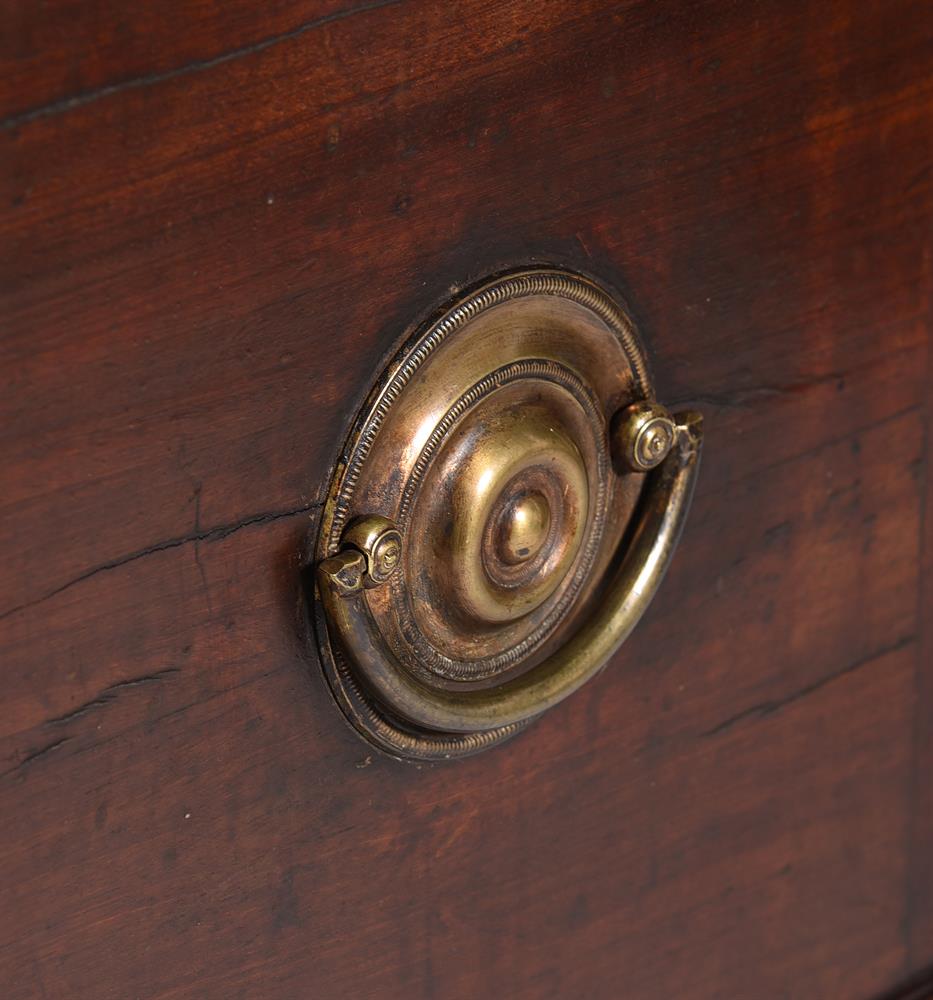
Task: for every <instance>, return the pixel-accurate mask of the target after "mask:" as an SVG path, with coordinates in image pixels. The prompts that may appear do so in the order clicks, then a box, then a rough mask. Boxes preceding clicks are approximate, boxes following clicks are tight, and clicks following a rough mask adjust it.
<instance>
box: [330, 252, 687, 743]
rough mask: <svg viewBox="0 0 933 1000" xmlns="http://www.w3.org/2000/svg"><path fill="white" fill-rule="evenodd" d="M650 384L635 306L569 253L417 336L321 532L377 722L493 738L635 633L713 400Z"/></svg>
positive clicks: (371, 414) (336, 624)
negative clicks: (693, 407)
mask: <svg viewBox="0 0 933 1000" xmlns="http://www.w3.org/2000/svg"><path fill="white" fill-rule="evenodd" d="M652 396H653V393H652V386H651V382H650V379H649V375H648V367H647V364H646V361H645V358H644V355H643V353H642V350H641V347H640V345H639V343H638V339H637V337H636V334H635V331H634V328H633V325H632V322H631V320H630V318H629V317H628V315H627V314H626V312H625V311H624V310H623V308H622V307H621V306H620V305H619V303H618V302H616V301H615V300H614V299H613V298H612V296H610V295H609V293H607V292H606V291H605V290H604V289H603V288H601V287H600V286H599V285H597V284H596V283H595V282H593V281H591V280H589V279H587V278H583V277H581V276H579V275H576V274H573V273H569V272H566V271H561V270H557V269H552V268H535V269H530V270H523V271H518V272H514V273H511V274H507V275H504V276H501V277H498V278H496V279H494V280H491V281H490V282H489V283H487V284H485V285H483V286H482V287H480V288H478V289H476V290H475V291H473V292H470V293H469V294H466V295H464V296H463V297H462V298H461V299H460V300H459V301H457V302H455V303H454V304H453V305H452V306H451V307H450V308H449V309H448V310H447V312H446V313H444V314H443V315H442V316H441V318H440V319H435V320H433V321H432V322H430V323H429V324H428V325H426V326H425V327H424V328H423V329H421V330H419V331H418V332H417V333H416V334H415V335H414V336H413V337H412V338H411V339H410V340H409V341H408V343H407V344H406V345H405V346H404V347H403V349H402V350H401V352H400V353H399V354H398V356H397V357H396V359H395V360H394V362H393V363H392V364H391V365H390V367H389V369H388V370H387V372H386V373H385V374H384V375H383V377H382V378H381V379H380V380H379V382H378V383H377V385H376V387H375V389H374V390H373V392H372V394H371V396H370V398H369V400H368V402H367V404H366V406H365V407H364V409H363V412H362V413H361V414H360V416H359V419H358V420H357V423H356V425H355V427H354V429H353V432H352V434H351V435H350V438H349V440H348V442H347V444H346V447H345V448H344V451H343V453H342V455H343V457H342V459H341V461H340V463H339V464H338V466H337V469H336V471H335V474H334V477H333V481H332V483H331V486H330V490H329V492H328V497H327V503H326V506H325V510H324V515H323V518H322V523H321V527H320V534H319V538H318V542H317V547H316V558H317V560H318V567H319V568H318V574H317V582H318V586H317V590H316V608H317V623H318V635H319V640H320V646H321V654H322V659H323V663H324V668H325V673H326V676H327V679H328V682H329V684H330V686H331V689H332V691H333V693H334V695H335V697H336V700H337V702H338V704H339V705H340V707H341V709H342V710H343V712H344V714H345V715H346V716H347V718H348V719H349V720H350V722H351V723H352V724H353V725H354V726H355V727H356V729H357V730H358V731H359V732H360V733H362V734H363V735H364V736H365V737H366V738H367V739H368V740H370V741H371V742H372V743H374V744H375V745H376V746H378V747H380V748H381V749H382V750H385V751H386V752H388V753H391V754H393V755H396V756H401V757H417V758H436V757H453V756H460V755H463V754H467V753H472V752H475V751H477V750H480V749H483V748H484V747H488V746H491V745H493V744H495V743H497V742H500V741H501V740H503V739H506V738H507V737H509V736H511V735H513V734H514V733H515V732H516V731H518V730H519V729H521V728H522V727H523V726H524V725H526V724H527V723H528V722H529V721H531V720H532V719H533V718H535V717H536V716H537V715H538V714H540V712H541V711H543V710H545V709H546V708H548V707H550V706H551V705H552V704H555V703H556V702H557V701H559V700H561V698H563V697H565V696H566V695H567V694H569V693H570V691H572V690H574V689H575V688H576V687H579V685H580V684H581V683H583V681H585V680H586V679H587V677H589V676H590V675H591V674H592V673H594V672H595V670H596V669H598V667H599V666H601V665H602V662H603V661H604V660H605V658H606V656H607V655H609V653H611V652H612V650H613V649H614V648H615V647H616V646H617V645H618V643H619V642H621V641H622V639H624V637H625V635H627V634H628V631H630V630H631V628H632V627H633V626H634V623H635V621H637V618H638V617H639V616H640V614H641V612H642V611H643V610H644V606H646V604H647V602H648V601H649V600H650V598H651V595H652V594H653V592H654V589H655V588H656V586H657V584H658V583H659V582H660V577H661V575H663V570H664V567H666V565H667V561H668V560H669V558H670V554H671V552H672V550H673V546H674V544H675V543H676V536H677V534H678V532H679V529H680V526H681V525H682V522H683V517H684V515H685V513H686V508H687V505H688V504H689V498H690V492H691V490H692V485H693V479H694V477H695V472H696V462H697V455H698V452H699V441H700V431H699V419H698V418H697V417H696V416H695V415H682V416H681V417H680V418H674V417H671V416H670V415H669V414H667V412H666V411H665V410H664V409H663V407H659V406H658V405H657V404H656V403H654V402H653V400H652ZM647 481H650V482H651V483H653V484H654V485H653V486H651V488H648V487H646V482H647ZM633 527H634V530H633ZM623 539H630V540H629V541H627V542H625V543H623ZM639 546H640V548H639ZM620 564H623V565H622V567H621V570H620V568H619V567H620ZM626 573H627V574H628V576H627V577H626ZM590 632H592V635H589V633H590Z"/></svg>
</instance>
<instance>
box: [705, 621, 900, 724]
mask: <svg viewBox="0 0 933 1000" xmlns="http://www.w3.org/2000/svg"><path fill="white" fill-rule="evenodd" d="M916 639H917V637H916V635H905V636H903V637H902V638H900V639H898V640H897V642H894V643H892V644H891V645H889V646H885V647H883V648H882V649H878V650H875V652H873V653H869V654H868V656H863V657H860V658H859V659H858V660H856V661H855V662H854V663H850V664H849V665H848V666H845V667H843V668H842V669H841V670H837V671H835V672H834V673H832V674H828V675H827V676H825V677H821V678H820V679H819V680H816V681H814V682H813V683H812V684H808V685H806V687H802V688H799V689H798V690H797V691H793V692H791V694H789V695H786V696H785V697H783V698H774V699H770V700H768V701H762V702H759V703H758V704H757V705H751V706H749V707H748V708H744V709H742V711H741V712H737V713H736V714H735V715H732V716H730V717H729V718H728V719H725V720H724V721H723V722H720V723H718V724H717V725H715V726H713V727H712V729H707V730H706V731H705V732H703V733H700V737H701V738H702V739H707V738H709V737H713V736H719V735H721V734H722V733H724V732H726V731H727V730H729V729H732V728H733V726H736V725H738V724H739V723H740V722H744V721H746V720H747V719H753V718H764V717H765V716H768V715H773V714H774V713H775V712H779V711H780V710H781V709H782V708H786V707H787V706H788V705H792V704H793V703H794V702H796V701H800V700H801V698H806V697H807V696H808V695H811V694H815V693H816V692H817V691H819V690H821V689H822V688H824V687H826V686H827V685H828V684H832V683H833V681H837V680H839V679H840V678H841V677H845V676H846V675H847V674H852V673H855V671H856V670H859V669H860V668H861V667H865V666H868V665H869V664H870V663H873V662H874V661H876V660H879V659H881V658H882V657H884V656H888V655H890V654H891V653H896V652H897V651H898V650H900V649H904V648H905V647H906V646H909V645H910V644H911V643H913V642H915V641H916Z"/></svg>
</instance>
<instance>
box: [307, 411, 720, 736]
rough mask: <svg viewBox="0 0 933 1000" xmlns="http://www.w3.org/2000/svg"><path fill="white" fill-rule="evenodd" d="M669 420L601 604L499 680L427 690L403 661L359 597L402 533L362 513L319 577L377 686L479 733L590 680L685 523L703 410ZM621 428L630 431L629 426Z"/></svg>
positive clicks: (423, 718)
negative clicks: (386, 542)
mask: <svg viewBox="0 0 933 1000" xmlns="http://www.w3.org/2000/svg"><path fill="white" fill-rule="evenodd" d="M671 426H672V428H673V433H672V441H671V447H670V448H669V454H668V455H667V457H666V458H665V459H664V460H663V461H662V462H661V463H660V465H658V466H657V468H656V469H654V471H652V472H650V473H649V479H648V482H647V483H646V484H645V489H644V495H643V498H642V504H641V510H640V511H639V513H638V521H637V524H636V526H635V528H634V532H633V534H632V537H631V541H630V542H629V544H628V545H627V547H626V550H625V552H624V554H622V556H621V559H620V565H619V568H618V571H617V572H616V575H615V578H614V579H613V581H612V583H611V584H610V585H609V587H608V589H607V591H606V594H605V596H604V597H603V600H602V602H601V604H600V606H599V609H598V610H597V612H596V613H595V614H594V615H593V616H592V617H591V618H590V619H589V620H588V621H587V622H586V623H585V624H584V625H583V626H582V627H581V628H580V630H579V631H578V632H577V633H576V634H575V635H574V636H573V637H572V638H571V639H570V640H569V641H568V642H567V643H566V644H565V645H564V646H562V647H561V648H560V649H559V650H558V651H557V652H556V653H554V654H552V655H551V656H550V657H548V658H547V659H546V660H545V661H544V662H543V663H540V664H539V665H538V666H536V667H534V668H533V669H532V670H530V671H529V672H528V673H526V674H523V675H521V676H520V677H517V678H515V679H514V680H511V681H507V682H506V683H504V684H502V685H500V686H499V687H496V688H492V689H488V690H472V691H463V692H446V691H439V690H436V689H431V688H429V687H427V686H426V685H424V684H421V683H419V682H418V680H417V679H416V678H414V677H413V676H412V675H411V674H410V673H409V672H408V671H407V670H406V669H405V668H404V667H403V666H402V665H401V664H400V663H399V662H398V660H397V659H396V657H395V656H394V655H393V654H392V652H391V650H389V648H388V647H387V646H386V643H385V642H384V641H383V639H382V636H381V635H380V633H379V630H378V629H377V628H376V626H375V624H374V622H373V619H372V617H371V616H370V615H369V613H368V611H367V608H366V603H365V601H364V599H363V594H364V590H365V588H366V586H368V585H369V581H370V580H372V578H373V575H374V574H375V575H376V576H377V577H378V575H379V574H380V573H382V572H383V570H382V568H381V567H380V565H379V546H380V545H381V544H383V542H382V539H384V538H385V537H387V536H391V537H393V538H394V537H395V536H396V535H397V532H396V530H395V528H394V526H393V525H392V524H391V522H389V521H388V520H387V519H385V518H381V517H376V518H366V519H364V520H362V521H360V522H357V524H356V525H354V526H353V527H352V528H351V530H350V531H349V532H348V544H347V547H346V548H345V549H344V550H343V551H341V552H340V553H339V554H338V555H336V556H333V557H332V558H330V559H325V560H324V561H323V562H322V563H321V564H320V565H319V567H318V584H319V587H320V593H321V599H322V601H323V603H324V607H325V609H326V612H327V616H328V619H329V621H330V622H331V623H332V625H333V627H334V629H335V630H336V632H337V634H338V635H339V636H340V639H341V641H342V643H343V644H344V649H345V651H346V653H347V654H348V655H349V656H351V657H352V658H353V661H354V663H355V665H356V667H357V668H358V669H359V671H360V674H361V676H362V678H363V679H364V681H365V683H366V685H367V686H368V688H369V690H370V692H371V694H373V695H374V696H375V697H376V698H377V699H379V700H380V701H381V702H382V703H383V704H384V705H385V706H387V707H388V708H389V709H391V710H392V711H393V712H395V713H396V714H398V715H399V716H401V718H402V719H405V720H408V721H409V722H411V723H414V724H416V725H419V726H424V727H426V728H428V729H433V730H439V731H446V732H473V731H476V730H492V729H497V728H499V727H502V726H507V725H510V724H514V723H518V722H524V721H526V720H529V719H532V718H534V717H535V716H537V715H540V714H541V713H542V712H544V711H546V710H547V709H549V708H552V707H553V706H554V705H556V704H557V703H558V702H560V701H563V699H564V698H566V697H567V696H568V695H570V694H572V693H573V692H574V691H576V690H577V689H578V688H579V687H580V686H581V685H583V684H585V683H586V681H588V680H589V679H590V677H592V676H593V674H595V673H596V672H597V671H598V670H599V669H600V668H601V667H602V666H603V665H604V664H605V662H606V661H607V660H608V659H609V657H611V656H612V654H613V653H614V652H615V651H616V650H617V649H618V648H619V646H621V645H622V643H623V642H624V641H625V640H626V639H627V638H628V636H629V634H630V633H631V631H632V629H634V628H635V626H636V625H637V624H638V621H639V619H640V618H641V616H642V615H643V614H644V612H645V609H646V608H647V607H648V605H649V604H650V603H651V599H652V598H653V597H654V595H655V592H656V591H657V589H658V587H659V586H660V583H661V581H662V579H663V578H664V574H665V573H666V571H667V568H668V566H669V564H670V561H671V556H672V555H673V553H674V549H675V547H676V545H677V541H678V539H679V537H680V533H681V530H682V529H683V524H684V520H685V518H686V515H687V510H688V508H689V506H690V499H691V497H692V495H693V488H694V485H695V482H696V474H697V470H698V467H699V458H700V448H701V444H702V418H701V417H700V415H699V414H697V413H692V412H688V413H683V414H680V415H678V416H677V417H675V418H674V420H673V421H672V422H671ZM625 433H626V434H628V435H629V436H631V437H632V438H633V439H634V437H635V436H634V435H632V434H631V431H630V430H629V429H628V428H626V432H625ZM635 454H637V451H636V452H635ZM366 535H368V536H370V537H371V538H372V539H373V543H374V544H371V545H370V546H369V547H363V548H357V547H356V544H355V539H359V538H360V537H363V536H366ZM396 565H397V563H396Z"/></svg>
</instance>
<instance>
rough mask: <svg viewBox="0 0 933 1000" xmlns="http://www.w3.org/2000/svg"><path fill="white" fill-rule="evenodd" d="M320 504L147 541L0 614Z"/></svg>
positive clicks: (311, 504) (39, 602)
mask: <svg viewBox="0 0 933 1000" xmlns="http://www.w3.org/2000/svg"><path fill="white" fill-rule="evenodd" d="M318 507H320V502H319V501H314V502H313V503H309V504H304V505H302V506H301V507H295V508H293V509H291V510H280V511H271V512H268V513H264V514H253V515H252V516H250V517H247V518H244V519H243V520H242V521H236V522H235V523H233V524H222V525H218V526H217V527H216V528H209V529H208V530H207V531H194V532H191V533H190V534H187V535H181V536H179V537H178V538H169V539H167V540H166V541H163V542H156V543H155V544H153V545H147V546H146V548H144V549H139V550H137V551H136V552H130V553H128V554H127V555H125V556H119V557H118V558H116V559H112V560H110V561H109V562H105V563H101V564H100V565H99V566H94V567H92V568H91V569H89V570H85V571H84V572H83V573H80V574H79V575H78V576H75V577H72V579H70V580H67V581H66V582H65V583H63V584H61V585H60V586H58V587H56V588H55V589H54V590H50V591H48V592H47V593H45V594H43V595H42V596H41V597H36V598H35V599H33V600H31V601H25V602H24V603H23V604H18V605H16V606H15V607H12V608H8V609H7V610H6V611H4V612H3V613H2V614H0V621H3V620H4V619H5V618H9V617H10V616H11V615H15V614H17V613H18V612H20V611H25V610H27V609H28V608H34V607H36V606H37V605H39V604H42V603H43V602H45V601H48V600H51V598H53V597H57V596H58V595H59V594H61V593H63V592H64V591H66V590H68V589H70V588H71V587H74V586H76V585H77V584H79V583H84V582H85V581H86V580H90V579H91V578H92V577H94V576H97V574H98V573H106V572H109V571H110V570H112V569H118V568H119V567H120V566H126V565H127V563H131V562H136V561H137V560H138V559H143V558H145V557H146V556H149V555H153V554H154V553H156V552H165V551H167V550H169V549H177V548H180V547H181V546H183V545H190V544H192V543H200V542H216V541H220V540H221V539H223V538H227V537H229V536H230V535H232V534H234V533H235V532H237V531H240V530H241V529H242V528H249V527H252V526H254V525H257V524H271V523H272V522H273V521H281V520H284V519H285V518H287V517H296V516H297V515H298V514H305V513H307V512H308V511H312V510H315V509H317V508H318Z"/></svg>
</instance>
